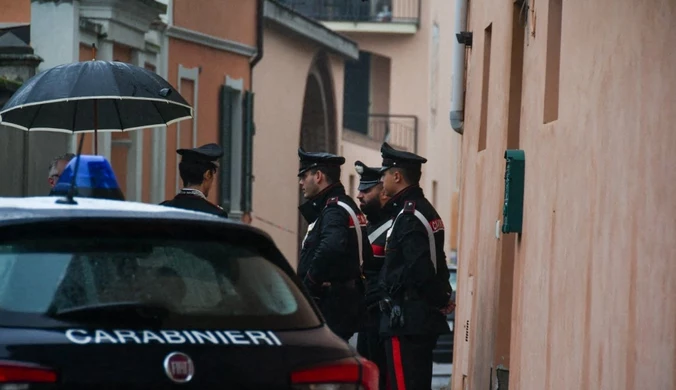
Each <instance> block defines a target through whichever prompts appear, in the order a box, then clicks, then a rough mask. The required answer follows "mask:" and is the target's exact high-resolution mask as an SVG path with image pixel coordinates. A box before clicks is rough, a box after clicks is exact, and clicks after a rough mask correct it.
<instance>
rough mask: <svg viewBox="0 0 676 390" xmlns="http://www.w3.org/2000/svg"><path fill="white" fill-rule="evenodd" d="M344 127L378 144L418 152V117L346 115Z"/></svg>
mask: <svg viewBox="0 0 676 390" xmlns="http://www.w3.org/2000/svg"><path fill="white" fill-rule="evenodd" d="M343 127H344V128H345V129H347V130H350V131H353V132H355V133H359V134H363V135H365V136H367V137H368V138H370V139H372V140H374V141H376V142H378V143H382V142H387V143H388V144H390V145H391V146H393V147H394V148H397V149H401V150H406V151H409V152H413V153H417V151H418V117H417V116H415V115H390V114H370V115H368V118H367V117H365V116H364V115H360V114H349V113H346V114H345V116H344V123H343Z"/></svg>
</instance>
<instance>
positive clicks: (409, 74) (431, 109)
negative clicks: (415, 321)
mask: <svg viewBox="0 0 676 390" xmlns="http://www.w3.org/2000/svg"><path fill="white" fill-rule="evenodd" d="M453 4H454V2H452V1H444V0H429V1H427V0H425V1H423V2H422V9H421V22H420V28H419V30H418V32H416V33H415V34H413V35H402V34H374V33H345V35H347V36H348V37H349V38H351V39H353V40H354V41H356V42H357V43H358V45H359V48H360V50H364V51H369V52H372V53H375V54H377V55H379V56H383V57H386V58H389V59H390V72H389V78H390V85H389V90H388V91H387V92H388V93H389V104H388V105H387V106H389V113H390V114H393V115H416V116H417V117H418V154H420V155H422V156H424V157H426V158H427V159H428V162H427V164H425V165H424V166H423V177H422V183H421V185H422V187H423V190H424V191H425V195H426V196H427V197H428V198H429V199H430V200H431V199H432V182H433V181H436V182H437V186H436V187H437V199H438V201H437V204H436V209H437V211H438V212H439V214H440V215H441V217H442V219H443V221H444V224H445V226H446V232H447V236H446V240H445V247H446V253H447V254H448V253H449V251H450V249H451V245H450V241H451V240H450V234H451V225H452V224H454V223H457V222H456V221H452V219H451V204H452V191H453V190H454V189H455V188H456V185H455V182H456V177H457V165H458V160H459V150H460V148H459V142H460V137H459V136H458V135H457V134H456V133H455V132H453V130H452V128H451V126H450V122H449V110H450V99H451V94H450V92H451V47H452V39H455V37H454V34H453ZM435 23H436V24H437V26H438V27H439V37H440V38H439V42H438V45H436V46H437V47H438V52H437V53H436V55H434V53H433V48H434V46H435V45H433V40H432V32H433V25H434V24H435ZM376 58H377V57H376ZM378 65H380V63H379V62H378V61H375V62H374V65H373V66H374V67H378ZM435 69H436V70H435ZM377 73H378V75H377V78H376V81H381V80H382V79H383V78H384V75H383V74H382V73H381V72H377ZM373 92H374V93H373V98H372V107H376V108H377V107H381V106H384V105H383V104H382V103H381V99H382V97H383V95H385V91H373ZM387 106H384V107H387ZM375 111H377V110H372V112H375ZM378 113H380V112H378ZM365 145H366V144H365V143H364V142H362V140H359V139H356V140H355V139H354V137H350V138H346V136H343V153H344V155H345V156H346V157H347V156H348V155H349V156H356V157H358V158H359V159H361V160H362V161H364V162H365V163H368V164H371V163H375V164H380V162H381V159H380V150H379V149H380V145H379V144H378V145H377V146H376V148H375V150H374V149H369V148H368V147H367V148H365V147H364V146H365ZM351 158H352V157H351ZM367 160H368V161H367ZM353 162H354V159H352V160H351V159H348V164H352V163H353ZM352 171H353V169H352ZM343 177H344V180H347V176H346V174H345V173H344V174H343Z"/></svg>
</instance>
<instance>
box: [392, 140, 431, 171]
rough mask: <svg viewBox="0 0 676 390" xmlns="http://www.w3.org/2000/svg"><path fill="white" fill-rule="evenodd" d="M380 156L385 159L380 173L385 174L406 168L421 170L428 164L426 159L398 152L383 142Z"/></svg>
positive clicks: (409, 153) (413, 154) (401, 151)
mask: <svg viewBox="0 0 676 390" xmlns="http://www.w3.org/2000/svg"><path fill="white" fill-rule="evenodd" d="M380 154H381V156H382V157H383V163H382V164H383V167H382V168H381V169H380V172H381V173H382V172H385V171H386V170H388V169H390V168H406V169H417V170H420V169H421V167H422V164H424V163H426V162H427V159H426V158H425V157H421V156H418V155H417V154H415V153H411V152H406V151H403V150H397V149H395V148H393V147H391V146H390V145H389V144H388V143H387V142H383V145H382V146H381V147H380Z"/></svg>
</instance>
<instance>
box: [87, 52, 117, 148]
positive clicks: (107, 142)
mask: <svg viewBox="0 0 676 390" xmlns="http://www.w3.org/2000/svg"><path fill="white" fill-rule="evenodd" d="M96 59H97V60H102V61H112V60H113V42H111V41H108V40H99V47H98V48H97V50H96ZM93 137H94V135H93V134H92V138H93ZM97 137H98V140H99V145H98V146H99V150H98V153H99V156H103V157H105V158H106V160H108V161H110V152H111V147H112V137H111V134H110V133H109V132H104V133H98V135H97Z"/></svg>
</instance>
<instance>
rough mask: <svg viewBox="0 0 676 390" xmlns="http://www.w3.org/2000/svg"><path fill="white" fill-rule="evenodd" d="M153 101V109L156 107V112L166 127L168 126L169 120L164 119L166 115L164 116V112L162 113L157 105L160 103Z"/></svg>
mask: <svg viewBox="0 0 676 390" xmlns="http://www.w3.org/2000/svg"><path fill="white" fill-rule="evenodd" d="M151 101H152V102H153V107H155V110H156V111H157V113H158V114H159V115H160V118H161V119H162V122H164V124H165V125H166V124H167V120H166V119H164V115H162V111H160V109H159V108H158V107H157V103H158V102H156V101H155V100H151Z"/></svg>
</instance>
